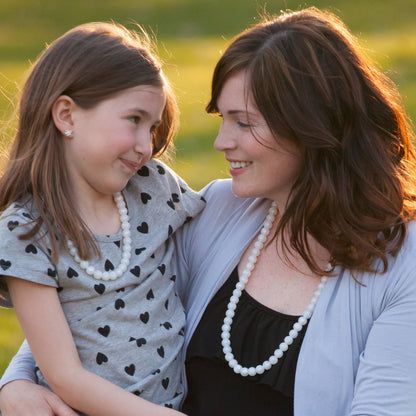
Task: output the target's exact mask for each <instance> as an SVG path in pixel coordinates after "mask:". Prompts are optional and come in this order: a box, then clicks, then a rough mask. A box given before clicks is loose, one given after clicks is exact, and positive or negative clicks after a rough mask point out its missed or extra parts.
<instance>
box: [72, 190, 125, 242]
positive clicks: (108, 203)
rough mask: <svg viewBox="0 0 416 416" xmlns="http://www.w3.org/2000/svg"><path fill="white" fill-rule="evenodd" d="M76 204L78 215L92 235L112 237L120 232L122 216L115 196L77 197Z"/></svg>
mask: <svg viewBox="0 0 416 416" xmlns="http://www.w3.org/2000/svg"><path fill="white" fill-rule="evenodd" d="M75 203H76V206H77V209H78V213H79V214H80V216H81V218H82V220H83V221H84V222H85V224H86V225H87V226H88V228H89V229H90V230H91V232H92V233H94V234H98V235H112V234H117V232H118V231H119V230H120V215H119V212H118V209H117V206H116V204H115V202H114V198H113V195H103V194H96V195H94V196H92V195H91V196H89V197H86V196H85V195H83V196H78V195H75Z"/></svg>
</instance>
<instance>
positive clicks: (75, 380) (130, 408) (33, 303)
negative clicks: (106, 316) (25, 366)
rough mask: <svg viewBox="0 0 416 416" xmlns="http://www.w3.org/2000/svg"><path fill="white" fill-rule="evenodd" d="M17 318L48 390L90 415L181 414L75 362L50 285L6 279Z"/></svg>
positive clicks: (58, 306)
mask: <svg viewBox="0 0 416 416" xmlns="http://www.w3.org/2000/svg"><path fill="white" fill-rule="evenodd" d="M7 284H8V287H9V291H10V295H11V298H12V301H13V304H14V308H15V311H16V315H17V318H18V319H19V322H20V325H21V327H22V330H23V332H24V334H25V336H26V338H27V340H28V343H29V345H30V348H31V350H32V352H33V356H34V357H35V360H36V362H37V364H38V366H39V368H40V370H41V371H42V373H43V375H44V377H45V378H46V380H47V381H48V383H49V385H50V387H51V388H52V390H53V391H54V392H55V393H56V394H58V395H59V396H60V397H61V398H62V399H63V400H64V401H65V402H66V403H67V404H68V405H69V406H71V407H72V408H74V409H77V410H79V411H81V412H83V413H86V414H88V415H90V416H95V415H96V416H106V415H108V416H116V415H120V416H130V415H131V416H139V415H145V416H164V415H166V416H167V415H172V416H173V415H181V414H182V413H180V412H177V411H175V410H172V409H169V408H166V407H162V406H158V405H155V404H153V403H151V402H148V401H147V400H144V399H141V398H140V397H138V396H136V395H134V394H131V393H129V392H127V391H126V390H124V389H122V388H120V387H118V386H116V385H115V384H113V383H111V382H110V381H108V380H106V379H104V378H102V377H99V376H97V375H96V374H93V373H91V372H89V371H87V370H85V369H84V367H83V366H82V364H81V361H80V359H79V356H78V352H77V349H76V346H75V343H74V340H73V338H72V334H71V331H70V328H69V325H68V323H67V321H66V318H65V315H64V313H63V310H62V307H61V304H60V302H59V298H58V295H57V292H56V288H54V287H49V286H45V285H40V284H37V283H33V282H29V281H26V280H22V279H18V278H13V277H8V278H7Z"/></svg>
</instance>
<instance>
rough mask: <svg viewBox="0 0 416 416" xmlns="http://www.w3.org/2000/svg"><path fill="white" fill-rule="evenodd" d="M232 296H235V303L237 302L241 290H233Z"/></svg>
mask: <svg viewBox="0 0 416 416" xmlns="http://www.w3.org/2000/svg"><path fill="white" fill-rule="evenodd" d="M233 296H235V297H236V298H237V300H236V303H237V302H238V301H239V299H240V296H241V290H240V289H234V290H233Z"/></svg>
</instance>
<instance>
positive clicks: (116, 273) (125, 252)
mask: <svg viewBox="0 0 416 416" xmlns="http://www.w3.org/2000/svg"><path fill="white" fill-rule="evenodd" d="M113 198H114V201H115V203H116V205H117V208H118V212H119V214H120V222H121V234H122V253H121V261H120V264H119V265H118V267H117V268H116V269H115V270H111V271H104V272H101V271H99V270H96V269H95V267H94V266H91V265H90V264H89V262H88V261H87V260H82V259H81V258H80V257H79V256H78V252H77V249H76V247H75V246H74V243H73V242H72V241H71V240H68V249H69V254H70V255H71V256H72V257H73V258H74V260H75V261H76V262H77V263H78V264H79V266H80V267H81V269H83V270H85V271H86V273H87V274H88V275H90V276H92V277H93V278H94V279H97V280H116V279H118V278H119V277H121V276H122V275H123V274H124V273H125V272H126V270H127V268H128V266H129V264H130V259H131V234H130V222H129V215H128V213H127V207H126V203H125V202H124V198H123V195H122V194H121V192H117V193H115V194H114V195H113Z"/></svg>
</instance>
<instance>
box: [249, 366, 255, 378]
mask: <svg viewBox="0 0 416 416" xmlns="http://www.w3.org/2000/svg"><path fill="white" fill-rule="evenodd" d="M248 375H249V376H255V375H256V369H255V368H254V367H250V368H249V369H248Z"/></svg>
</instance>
